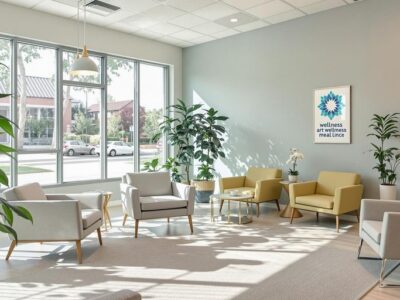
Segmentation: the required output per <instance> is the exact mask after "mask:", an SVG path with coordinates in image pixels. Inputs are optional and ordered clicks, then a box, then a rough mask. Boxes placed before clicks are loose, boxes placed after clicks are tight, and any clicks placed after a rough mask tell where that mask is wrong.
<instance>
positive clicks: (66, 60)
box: [63, 51, 101, 83]
mask: <svg viewBox="0 0 400 300" xmlns="http://www.w3.org/2000/svg"><path fill="white" fill-rule="evenodd" d="M89 57H90V59H92V60H93V61H94V63H95V64H96V65H97V68H98V69H99V73H98V74H97V75H90V76H86V75H79V76H72V75H71V74H70V72H69V71H70V70H71V67H72V65H73V63H74V61H75V60H76V52H68V51H64V52H63V79H64V80H73V81H79V82H88V83H100V81H101V79H100V78H101V77H100V76H101V58H100V57H98V56H89Z"/></svg>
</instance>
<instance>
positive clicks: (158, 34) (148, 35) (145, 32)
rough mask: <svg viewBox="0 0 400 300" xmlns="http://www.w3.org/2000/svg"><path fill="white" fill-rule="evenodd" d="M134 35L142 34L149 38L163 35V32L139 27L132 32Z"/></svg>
mask: <svg viewBox="0 0 400 300" xmlns="http://www.w3.org/2000/svg"><path fill="white" fill-rule="evenodd" d="M134 34H135V35H139V36H143V37H146V38H149V39H157V38H160V37H162V36H163V34H160V33H157V32H151V31H149V30H148V29H140V30H138V31H136V32H135V33H134Z"/></svg>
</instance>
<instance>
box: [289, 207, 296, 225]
mask: <svg viewBox="0 0 400 300" xmlns="http://www.w3.org/2000/svg"><path fill="white" fill-rule="evenodd" d="M294 213H295V209H294V207H292V213H291V214H290V224H292V223H293V218H294Z"/></svg>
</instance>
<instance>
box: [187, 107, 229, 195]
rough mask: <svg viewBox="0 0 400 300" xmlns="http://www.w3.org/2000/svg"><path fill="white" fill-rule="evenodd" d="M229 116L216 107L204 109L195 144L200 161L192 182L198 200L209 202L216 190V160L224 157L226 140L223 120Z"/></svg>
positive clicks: (196, 157) (196, 154)
mask: <svg viewBox="0 0 400 300" xmlns="http://www.w3.org/2000/svg"><path fill="white" fill-rule="evenodd" d="M226 120H228V117H226V116H221V115H218V111H217V110H215V109H214V108H209V109H205V110H204V114H203V115H202V117H201V118H200V120H199V122H200V124H199V126H198V127H197V129H198V131H197V133H196V138H195V140H194V144H195V147H196V150H195V153H194V158H195V159H197V160H198V161H199V162H200V166H199V167H198V173H197V177H196V179H194V180H193V181H192V184H193V185H194V186H195V187H196V201H197V202H208V201H209V197H210V195H211V194H212V193H213V192H214V188H215V182H214V180H213V179H214V171H215V170H214V162H215V160H216V159H218V158H219V157H222V158H224V157H225V152H224V151H223V147H222V143H223V141H224V138H223V136H224V134H225V132H226V130H225V127H224V126H222V125H221V122H224V121H226Z"/></svg>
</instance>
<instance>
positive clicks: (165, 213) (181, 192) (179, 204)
mask: <svg viewBox="0 0 400 300" xmlns="http://www.w3.org/2000/svg"><path fill="white" fill-rule="evenodd" d="M194 196H195V188H194V187H192V186H190V185H186V184H183V183H178V182H171V178H170V175H169V172H151V173H128V174H126V175H124V176H123V177H122V183H121V200H122V209H123V213H124V220H123V222H122V226H124V225H125V222H126V219H127V218H128V216H129V217H131V218H133V219H134V220H135V238H137V236H138V230H139V221H140V220H148V219H160V218H167V219H168V221H169V218H171V217H179V216H187V217H188V220H189V225H190V232H191V233H192V234H193V223H192V215H193V213H194Z"/></svg>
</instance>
